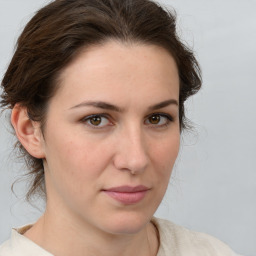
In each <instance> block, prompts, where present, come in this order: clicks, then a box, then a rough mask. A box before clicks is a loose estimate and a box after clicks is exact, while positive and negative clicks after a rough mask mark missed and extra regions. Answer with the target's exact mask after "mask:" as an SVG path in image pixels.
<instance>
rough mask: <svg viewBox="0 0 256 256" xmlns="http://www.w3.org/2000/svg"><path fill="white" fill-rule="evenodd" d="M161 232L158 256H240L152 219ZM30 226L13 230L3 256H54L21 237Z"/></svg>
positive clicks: (211, 240)
mask: <svg viewBox="0 0 256 256" xmlns="http://www.w3.org/2000/svg"><path fill="white" fill-rule="evenodd" d="M152 222H153V223H154V224H155V226H156V227H157V229H158V231H159V239H160V246H159V250H158V253H157V256H239V255H238V254H236V253H234V252H233V251H232V250H231V249H230V248H229V247H228V246H227V245H226V244H224V243H223V242H221V241H219V240H218V239H216V238H214V237H212V236H210V235H207V234H204V233H199V232H194V231H191V230H188V229H186V228H184V227H181V226H178V225H176V224H174V223H172V222H170V221H167V220H162V219H158V218H153V219H152ZM30 227H31V225H27V226H24V227H22V228H19V229H13V230H12V234H11V238H10V240H8V241H6V242H5V243H4V244H2V245H1V246H0V256H53V254H51V253H49V252H47V251H45V250H44V249H43V248H41V247H40V246H38V245H37V244H35V243H34V242H32V241H31V240H29V239H28V238H27V237H25V236H23V235H22V234H23V233H25V232H26V230H28V229H29V228H30Z"/></svg>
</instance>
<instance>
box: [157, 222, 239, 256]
mask: <svg viewBox="0 0 256 256" xmlns="http://www.w3.org/2000/svg"><path fill="white" fill-rule="evenodd" d="M152 221H153V223H154V224H155V225H156V227H157V228H158V230H159V236H160V248H159V251H160V253H159V255H158V256H165V255H169V254H171V253H172V254H171V255H175V256H176V255H177V256H185V255H190V256H201V255H202V256H206V255H207V256H238V254H235V253H234V252H233V251H232V250H231V249H230V247H229V246H228V245H226V244H225V243H223V242H221V241H220V240H218V239H217V238H215V237H213V236H210V235H208V234H205V233H200V232H195V231H191V230H189V229H186V228H184V227H181V226H179V225H176V224H174V223H172V222H170V221H168V220H162V219H158V218H153V220H152Z"/></svg>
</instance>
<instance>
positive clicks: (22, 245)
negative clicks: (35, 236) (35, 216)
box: [0, 225, 52, 256]
mask: <svg viewBox="0 0 256 256" xmlns="http://www.w3.org/2000/svg"><path fill="white" fill-rule="evenodd" d="M29 227H30V225H27V226H24V227H22V228H20V229H13V230H12V234H11V238H10V239H9V240H7V241H6V242H4V243H3V244H2V245H0V256H24V255H26V256H35V255H36V256H52V254H50V253H48V252H46V251H45V250H44V249H42V248H41V247H39V246H38V245H36V244H35V243H33V242H32V241H31V240H29V239H28V238H26V237H25V236H23V235H22V233H23V232H22V231H24V230H26V229H28V228H29ZM20 233H21V234H20Z"/></svg>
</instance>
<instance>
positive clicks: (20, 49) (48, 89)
mask: <svg viewBox="0 0 256 256" xmlns="http://www.w3.org/2000/svg"><path fill="white" fill-rule="evenodd" d="M111 39H113V40H117V41H119V42H123V43H142V44H146V45H147V44H148V45H156V46H159V47H162V48H164V49H166V50H167V51H168V52H169V53H170V54H171V55H172V56H173V58H174V59H175V61H176V64H177V67H178V72H179V79H180V88H179V91H180V94H179V120H180V130H181V131H182V130H183V129H184V128H187V127H188V126H187V122H186V117H185V110H184V102H185V101H186V99H187V98H188V97H189V96H191V95H193V94H195V93H196V92H197V91H198V90H199V89H200V87H201V71H200V67H199V64H198V62H197V60H196V58H195V56H194V53H193V51H192V50H190V49H189V48H188V47H187V46H186V45H185V44H184V43H182V41H181V40H180V39H179V37H178V35H177V32H176V15H175V13H172V12H171V11H169V10H166V9H164V8H163V7H161V6H160V5H159V4H157V3H155V2H153V1H150V0H55V1H53V2H51V3H49V4H48V5H46V6H45V7H43V8H42V9H40V10H39V11H38V12H37V13H36V14H35V15H34V16H33V17H32V19H31V20H30V21H29V22H28V24H27V25H26V27H25V28H24V30H23V32H22V33H21V35H20V37H19V38H18V41H17V44H16V50H15V53H14V55H13V58H12V60H11V62H10V64H9V66H8V68H7V71H6V73H5V75H4V77H3V80H2V83H1V85H2V88H3V93H2V95H1V97H2V100H1V102H0V104H1V105H0V106H1V107H2V108H4V109H13V107H14V106H15V104H17V103H18V104H20V105H21V106H22V107H25V108H26V110H27V114H28V117H29V118H30V120H33V121H38V122H39V123H40V124H41V129H42V131H43V127H44V123H45V120H46V117H47V105H48V102H49V100H50V99H51V98H52V97H53V96H54V95H55V94H56V92H57V90H58V86H59V85H58V83H57V81H58V77H59V75H60V72H61V71H62V70H63V68H64V67H66V66H67V65H68V64H69V63H70V62H71V61H72V60H73V59H74V58H75V57H76V56H77V55H78V54H79V52H80V51H81V50H82V49H85V48H88V47H89V46H92V45H100V44H104V42H106V41H108V40H111ZM16 148H18V150H19V153H20V155H21V156H22V157H23V158H24V160H25V163H26V165H27V168H28V170H29V172H28V175H29V176H31V177H30V180H31V184H30V187H29V189H28V192H27V195H26V198H27V199H28V200H30V199H31V197H32V196H33V195H35V194H37V193H38V194H39V195H41V196H45V193H46V192H45V184H44V183H45V181H44V167H43V160H42V159H37V158H34V157H32V156H31V155H30V154H29V153H28V152H27V151H26V150H25V149H24V147H23V146H22V145H21V143H20V142H19V141H17V144H16Z"/></svg>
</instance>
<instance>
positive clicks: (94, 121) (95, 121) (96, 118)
mask: <svg viewBox="0 0 256 256" xmlns="http://www.w3.org/2000/svg"><path fill="white" fill-rule="evenodd" d="M89 121H90V123H91V124H92V125H94V126H98V125H100V124H101V117H100V116H94V117H91V118H90V119H89Z"/></svg>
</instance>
